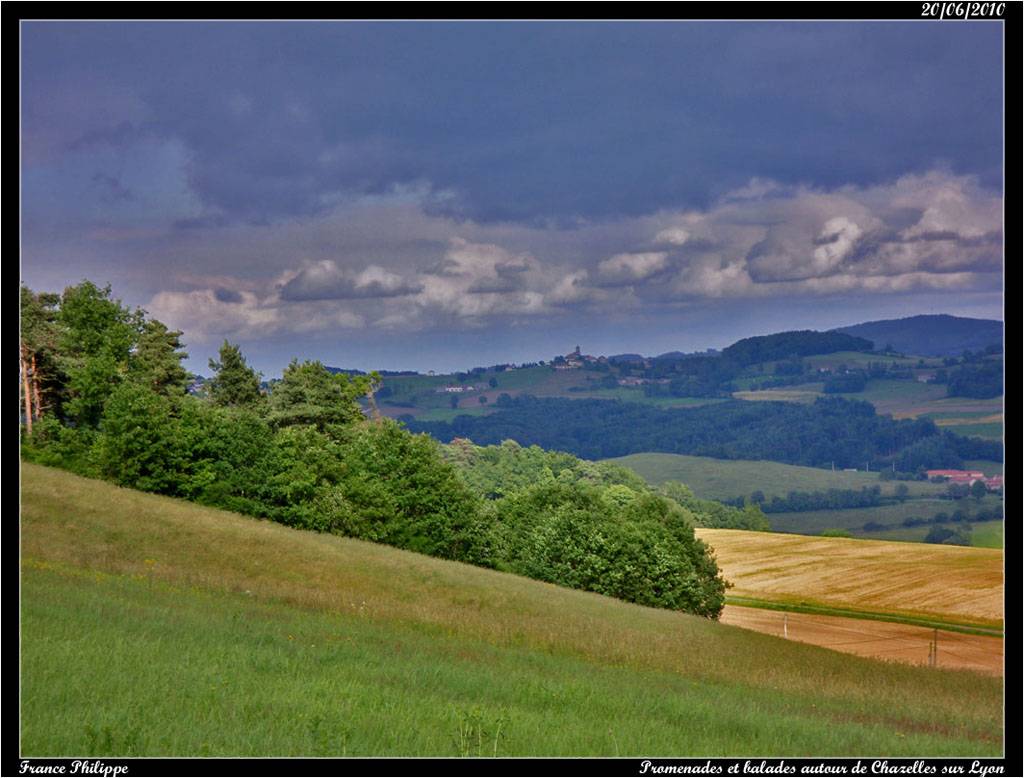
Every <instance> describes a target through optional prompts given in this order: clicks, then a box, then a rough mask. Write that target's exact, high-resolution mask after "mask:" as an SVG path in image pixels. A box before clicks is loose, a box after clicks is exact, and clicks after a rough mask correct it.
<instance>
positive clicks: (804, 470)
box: [608, 453, 946, 521]
mask: <svg viewBox="0 0 1024 778" xmlns="http://www.w3.org/2000/svg"><path fill="white" fill-rule="evenodd" d="M608 461H609V462H614V463H616V464H619V465H624V466H625V467H628V468H631V469H633V470H635V471H636V472H637V473H639V474H640V476H641V477H642V478H643V479H644V480H645V481H647V482H648V483H650V484H653V485H658V484H661V483H664V482H665V481H679V482H681V483H684V484H686V485H687V486H689V487H690V488H691V489H693V492H694V494H696V495H697V496H698V497H702V498H704V499H708V500H728V499H732V498H734V497H747V496H749V495H750V494H751V492H754V491H757V490H760V491H762V492H764V494H765V496H766V497H767V498H768V499H771V498H772V497H773V496H775V495H778V496H779V497H785V496H786V495H787V494H788V493H789V492H790V491H800V492H815V491H827V490H828V489H861V488H863V487H865V486H875V485H878V486H880V487H882V494H883V495H892V494H893V493H894V490H895V489H896V486H897V485H898V484H901V483H902V484H905V485H906V486H907V489H908V490H909V492H908V493H909V494H910V495H911V496H915V497H923V496H932V495H939V494H944V493H945V491H946V487H945V486H944V485H942V484H933V483H929V482H927V481H880V480H879V476H878V473H869V472H865V471H860V472H856V473H848V472H844V471H842V470H840V471H832V470H825V469H823V468H818V467H801V466H799V465H784V464H782V463H780V462H765V461H758V462H755V461H751V460H745V459H735V460H734V459H713V458H711V457H694V456H688V455H685V454H656V453H644V454H630V455H629V456H624V457H617V458H615V459H609V460H608ZM869 521H870V520H869Z"/></svg>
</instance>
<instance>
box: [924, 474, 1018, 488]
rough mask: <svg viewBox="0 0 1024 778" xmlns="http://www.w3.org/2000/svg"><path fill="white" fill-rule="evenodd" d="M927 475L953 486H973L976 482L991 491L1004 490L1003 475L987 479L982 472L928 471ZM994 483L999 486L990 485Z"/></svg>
mask: <svg viewBox="0 0 1024 778" xmlns="http://www.w3.org/2000/svg"><path fill="white" fill-rule="evenodd" d="M927 475H928V478H929V479H933V478H941V479H943V480H945V481H948V482H949V483H951V484H964V485H965V486H971V485H972V484H973V483H974V482H975V481H981V482H982V483H983V484H985V486H987V487H988V488H989V489H1002V488H1003V477H1002V476H1001V475H998V476H993V477H992V478H986V477H985V474H984V473H983V472H981V471H980V470H928V471H927ZM997 479H998V480H997ZM993 481H996V483H998V486H991V485H990V483H991V482H993Z"/></svg>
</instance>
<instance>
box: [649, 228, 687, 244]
mask: <svg viewBox="0 0 1024 778" xmlns="http://www.w3.org/2000/svg"><path fill="white" fill-rule="evenodd" d="M689 239H690V233H689V232H688V231H686V230H684V229H683V228H682V227H669V228H668V229H664V230H662V231H661V232H659V233H658V234H657V235H655V236H654V242H655V243H657V244H663V243H668V244H670V245H672V246H682V245H683V244H685V243H686V241H688V240H689Z"/></svg>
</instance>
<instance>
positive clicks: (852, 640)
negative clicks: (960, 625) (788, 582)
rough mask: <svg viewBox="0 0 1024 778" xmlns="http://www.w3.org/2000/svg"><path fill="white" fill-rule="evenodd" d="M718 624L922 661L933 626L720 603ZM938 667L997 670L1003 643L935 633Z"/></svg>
mask: <svg viewBox="0 0 1024 778" xmlns="http://www.w3.org/2000/svg"><path fill="white" fill-rule="evenodd" d="M721 621H722V623H723V624H732V625H733V626H737V627H743V628H744V629H750V630H754V631H755V632H764V633H765V634H768V635H778V636H779V637H782V636H783V630H785V632H786V633H787V636H788V638H789V639H790V640H796V641H799V642H801V643H810V644H812V645H815V646H822V647H824V648H831V649H832V650H834V651H842V652H844V653H847V654H856V655H857V656H864V657H871V658H873V659H886V660H892V661H897V662H907V663H910V664H919V665H926V664H928V653H929V643H930V642H931V640H932V638H933V637H934V635H935V633H934V631H933V630H931V629H928V628H926V627H914V626H910V625H908V624H894V623H892V622H888V621H873V620H868V619H850V618H845V617H842V616H818V615H813V614H808V613H784V612H782V611H773V610H765V609H762V608H746V607H742V606H739V605H726V606H725V611H724V612H723V613H722V619H721ZM937 657H938V665H937V666H938V667H950V668H957V669H968V670H978V671H981V672H985V673H991V674H993V675H1002V674H1003V641H1002V639H1000V638H995V637H987V636H984V635H965V634H962V633H959V632H945V631H943V630H939V633H938V654H937Z"/></svg>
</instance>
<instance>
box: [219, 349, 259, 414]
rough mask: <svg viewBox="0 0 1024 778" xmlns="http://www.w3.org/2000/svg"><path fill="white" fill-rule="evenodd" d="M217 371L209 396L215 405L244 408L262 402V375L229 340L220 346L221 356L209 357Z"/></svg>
mask: <svg viewBox="0 0 1024 778" xmlns="http://www.w3.org/2000/svg"><path fill="white" fill-rule="evenodd" d="M210 369H211V370H212V371H213V372H214V376H213V378H212V379H211V380H210V383H209V389H210V399H211V400H212V402H213V404H214V405H220V406H224V407H245V406H252V405H255V404H257V403H258V402H260V400H261V399H262V398H263V395H262V394H260V376H259V373H257V372H256V371H255V370H253V369H252V368H251V367H249V365H248V364H247V363H246V361H245V357H243V356H242V350H241V349H240V348H239V347H238V346H236V345H234V344H232V343H228V342H227V341H226V340H225V341H224V344H223V345H222V346H221V347H220V351H219V352H218V359H216V360H214V359H211V360H210Z"/></svg>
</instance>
